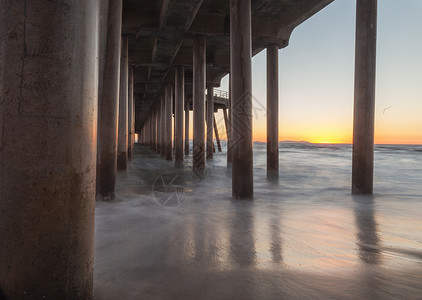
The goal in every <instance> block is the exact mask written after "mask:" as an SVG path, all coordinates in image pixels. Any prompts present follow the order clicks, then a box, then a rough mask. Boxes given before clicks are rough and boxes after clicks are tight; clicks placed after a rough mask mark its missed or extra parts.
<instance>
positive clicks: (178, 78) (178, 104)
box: [174, 66, 185, 167]
mask: <svg viewBox="0 0 422 300" xmlns="http://www.w3.org/2000/svg"><path fill="white" fill-rule="evenodd" d="M174 103H175V104H174V106H175V108H174V121H175V126H174V135H175V139H174V144H175V152H174V164H175V166H176V167H182V166H183V108H184V103H185V71H184V68H183V66H178V67H177V68H176V74H175V101H174Z"/></svg>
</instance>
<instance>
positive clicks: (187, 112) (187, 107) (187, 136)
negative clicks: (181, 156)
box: [185, 102, 189, 155]
mask: <svg viewBox="0 0 422 300" xmlns="http://www.w3.org/2000/svg"><path fill="white" fill-rule="evenodd" d="M185 155H189V103H187V102H186V103H185Z"/></svg>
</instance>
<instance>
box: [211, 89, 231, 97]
mask: <svg viewBox="0 0 422 300" xmlns="http://www.w3.org/2000/svg"><path fill="white" fill-rule="evenodd" d="M214 97H219V98H224V99H229V92H227V91H223V90H218V89H214Z"/></svg>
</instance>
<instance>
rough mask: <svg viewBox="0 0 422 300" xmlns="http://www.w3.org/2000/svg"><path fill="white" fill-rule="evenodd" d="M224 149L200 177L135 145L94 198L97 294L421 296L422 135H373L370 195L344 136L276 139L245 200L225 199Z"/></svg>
mask: <svg viewBox="0 0 422 300" xmlns="http://www.w3.org/2000/svg"><path fill="white" fill-rule="evenodd" d="M222 146H223V152H222V153H218V152H217V153H215V154H214V159H213V160H210V161H207V172H206V176H205V177H204V178H198V177H197V176H196V175H195V174H193V173H192V172H191V166H192V154H190V155H189V156H187V157H186V158H185V167H184V168H182V169H175V168H174V166H173V165H174V162H171V161H165V160H163V159H162V158H161V157H160V156H159V155H157V154H156V153H154V152H153V151H151V150H150V149H149V148H148V147H145V146H141V145H135V153H134V159H133V160H132V162H131V164H130V167H129V169H128V171H127V172H122V173H119V174H118V182H117V196H116V200H115V201H114V202H111V203H107V202H98V203H97V208H96V235H95V268H94V270H95V271H94V286H95V299H97V300H98V299H422V217H421V214H422V146H421V145H414V146H412V145H377V146H376V148H375V170H374V195H372V196H352V195H351V192H350V190H351V156H352V147H351V145H337V144H336V145H325V144H307V143H280V147H279V149H280V178H279V180H278V181H276V182H274V181H268V180H267V179H266V144H265V143H254V190H255V198H254V200H253V201H239V200H232V199H231V170H230V169H228V168H227V167H226V155H225V150H226V149H225V146H226V145H225V143H224V142H223V145H222Z"/></svg>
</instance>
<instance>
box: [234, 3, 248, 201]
mask: <svg viewBox="0 0 422 300" xmlns="http://www.w3.org/2000/svg"><path fill="white" fill-rule="evenodd" d="M230 47H231V51H230V74H231V77H232V79H231V90H232V95H231V96H232V99H231V100H232V105H231V107H232V128H231V130H232V137H233V143H232V151H233V169H232V194H233V198H237V199H250V198H253V161H252V68H251V60H252V44H251V1H250V0H230Z"/></svg>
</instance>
